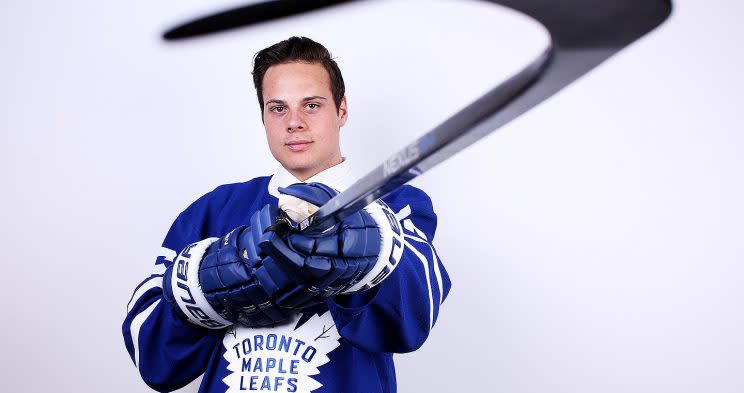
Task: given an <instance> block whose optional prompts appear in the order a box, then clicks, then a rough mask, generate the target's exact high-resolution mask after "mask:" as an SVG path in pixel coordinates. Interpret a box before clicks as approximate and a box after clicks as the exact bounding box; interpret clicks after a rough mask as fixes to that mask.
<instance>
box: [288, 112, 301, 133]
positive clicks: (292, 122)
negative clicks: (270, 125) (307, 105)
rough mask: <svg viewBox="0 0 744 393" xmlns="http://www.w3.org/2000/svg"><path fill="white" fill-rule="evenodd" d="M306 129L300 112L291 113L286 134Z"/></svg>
mask: <svg viewBox="0 0 744 393" xmlns="http://www.w3.org/2000/svg"><path fill="white" fill-rule="evenodd" d="M305 127H306V124H305V119H304V118H303V116H302V113H301V111H291V112H290V113H289V119H288V123H287V132H290V133H291V132H295V131H303V130H304V129H305Z"/></svg>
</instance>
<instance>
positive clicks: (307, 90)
mask: <svg viewBox="0 0 744 393" xmlns="http://www.w3.org/2000/svg"><path fill="white" fill-rule="evenodd" d="M330 91H331V78H330V77H329V76H328V72H327V71H326V70H325V68H323V66H322V65H320V64H318V63H301V62H295V63H284V64H277V65H273V66H271V67H269V69H268V70H266V74H264V78H263V96H264V98H265V99H267V100H269V99H277V98H285V99H286V98H290V97H291V96H293V95H303V96H305V95H308V94H310V95H324V96H325V95H329V94H330Z"/></svg>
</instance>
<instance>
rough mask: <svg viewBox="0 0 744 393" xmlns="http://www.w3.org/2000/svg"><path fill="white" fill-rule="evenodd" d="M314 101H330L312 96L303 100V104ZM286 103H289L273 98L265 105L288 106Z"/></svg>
mask: <svg viewBox="0 0 744 393" xmlns="http://www.w3.org/2000/svg"><path fill="white" fill-rule="evenodd" d="M313 100H326V101H328V98H325V97H323V96H310V97H305V98H303V99H302V102H307V101H313ZM286 103H287V101H284V100H281V99H278V98H273V99H270V100H268V101H266V103H265V104H264V106H266V105H269V104H286Z"/></svg>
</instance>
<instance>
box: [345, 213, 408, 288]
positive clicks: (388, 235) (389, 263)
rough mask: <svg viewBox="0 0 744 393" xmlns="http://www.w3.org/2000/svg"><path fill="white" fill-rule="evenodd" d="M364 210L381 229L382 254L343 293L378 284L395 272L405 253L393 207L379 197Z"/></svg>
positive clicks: (401, 232)
mask: <svg viewBox="0 0 744 393" xmlns="http://www.w3.org/2000/svg"><path fill="white" fill-rule="evenodd" d="M364 210H366V211H367V213H369V215H370V216H372V219H373V220H375V223H376V224H377V227H378V228H379V229H380V254H379V255H378V256H377V262H376V263H375V265H374V266H373V267H372V269H371V270H370V271H369V272H368V273H367V274H365V275H364V277H362V279H361V280H359V281H358V282H357V283H356V284H354V285H352V286H351V287H349V288H347V289H345V290H343V291H342V292H341V293H353V292H361V291H366V290H368V289H370V288H372V287H374V286H377V285H378V284H380V283H381V282H382V280H384V279H385V278H386V277H387V276H388V275H389V274H390V273H392V272H393V269H395V268H396V266H398V261H400V257H401V256H402V255H403V231H402V229H401V227H400V223H399V222H398V219H397V218H395V214H394V213H393V211H392V209H390V207H389V206H388V205H387V204H386V203H385V202H383V201H382V200H379V199H378V200H377V201H375V202H373V203H371V204H369V205H368V206H367V207H365V208H364Z"/></svg>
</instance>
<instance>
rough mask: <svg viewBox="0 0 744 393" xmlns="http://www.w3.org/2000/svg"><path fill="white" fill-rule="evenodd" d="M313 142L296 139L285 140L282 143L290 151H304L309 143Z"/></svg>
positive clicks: (308, 146)
mask: <svg viewBox="0 0 744 393" xmlns="http://www.w3.org/2000/svg"><path fill="white" fill-rule="evenodd" d="M312 144H313V141H306V140H298V141H289V142H286V143H285V144H284V145H285V146H287V147H288V148H289V150H291V151H297V152H299V151H305V150H307V149H309V148H310V145H312Z"/></svg>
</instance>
